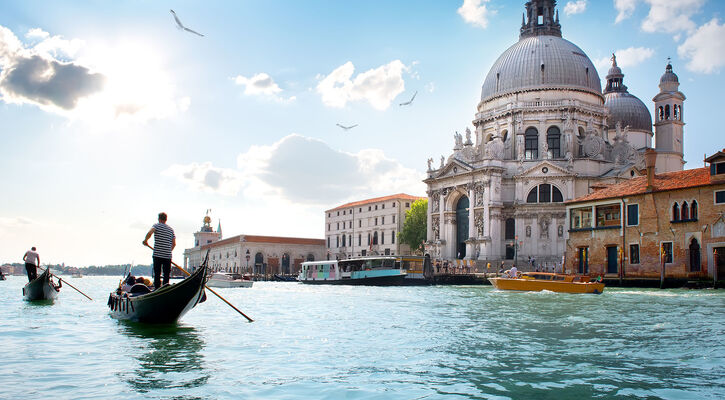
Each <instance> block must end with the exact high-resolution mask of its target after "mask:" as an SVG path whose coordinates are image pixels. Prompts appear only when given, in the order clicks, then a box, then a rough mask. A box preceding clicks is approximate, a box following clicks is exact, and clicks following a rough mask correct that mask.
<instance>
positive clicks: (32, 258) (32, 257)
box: [23, 246, 40, 282]
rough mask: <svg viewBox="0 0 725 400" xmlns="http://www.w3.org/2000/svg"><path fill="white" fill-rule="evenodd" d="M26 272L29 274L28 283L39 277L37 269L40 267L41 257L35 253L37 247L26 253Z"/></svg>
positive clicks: (24, 259)
mask: <svg viewBox="0 0 725 400" xmlns="http://www.w3.org/2000/svg"><path fill="white" fill-rule="evenodd" d="M23 261H25V271H26V272H27V273H28V282H30V281H32V280H33V279H35V278H37V277H38V270H37V267H39V266H40V255H38V253H37V252H36V251H35V246H33V247H32V248H31V249H30V250H28V251H26V252H25V255H24V256H23Z"/></svg>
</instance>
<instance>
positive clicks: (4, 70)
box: [0, 26, 190, 126]
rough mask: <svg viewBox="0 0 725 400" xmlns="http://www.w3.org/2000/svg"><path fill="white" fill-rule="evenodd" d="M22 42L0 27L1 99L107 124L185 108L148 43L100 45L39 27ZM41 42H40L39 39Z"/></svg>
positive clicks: (162, 115) (185, 101) (160, 115)
mask: <svg viewBox="0 0 725 400" xmlns="http://www.w3.org/2000/svg"><path fill="white" fill-rule="evenodd" d="M25 37H26V38H28V39H30V40H32V41H34V42H36V43H33V44H31V45H25V44H23V43H22V42H21V41H20V40H19V39H18V38H17V37H16V36H15V34H14V33H13V32H12V31H10V30H9V29H8V28H6V27H3V26H0V100H2V101H3V102H5V103H14V104H32V105H36V106H38V107H40V108H41V109H43V110H44V111H48V112H53V113H57V114H60V115H63V116H65V117H68V118H70V119H72V120H82V121H86V122H89V123H91V124H94V125H99V126H107V125H110V124H116V123H119V122H123V121H134V122H144V121H146V120H149V119H160V118H166V117H168V116H171V115H174V114H176V113H178V112H181V111H184V110H185V109H186V108H188V107H189V103H190V100H189V98H188V97H178V96H177V94H176V93H175V88H174V85H173V84H172V83H171V80H170V77H169V74H168V73H167V72H166V71H164V69H163V68H162V67H161V62H160V61H159V54H160V52H159V51H157V50H155V49H150V48H148V47H147V45H146V44H145V43H121V44H115V45H114V44H109V43H101V42H99V43H98V44H96V46H95V47H93V48H91V47H89V46H87V45H86V43H85V42H84V41H83V40H80V39H70V40H68V39H64V38H63V37H61V36H57V35H56V36H53V35H51V34H49V33H48V32H45V31H43V30H42V29H40V28H33V29H31V30H29V31H28V33H27V34H26V35H25ZM37 40H39V42H38V41H37Z"/></svg>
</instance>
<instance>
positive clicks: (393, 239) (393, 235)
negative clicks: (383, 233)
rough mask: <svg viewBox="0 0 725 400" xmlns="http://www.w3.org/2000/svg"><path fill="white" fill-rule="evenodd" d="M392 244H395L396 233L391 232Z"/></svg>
mask: <svg viewBox="0 0 725 400" xmlns="http://www.w3.org/2000/svg"><path fill="white" fill-rule="evenodd" d="M390 243H392V244H395V231H392V232H390Z"/></svg>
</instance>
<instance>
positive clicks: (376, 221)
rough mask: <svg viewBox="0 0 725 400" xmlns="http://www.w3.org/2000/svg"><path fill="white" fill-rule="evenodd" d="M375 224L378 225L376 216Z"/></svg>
mask: <svg viewBox="0 0 725 400" xmlns="http://www.w3.org/2000/svg"><path fill="white" fill-rule="evenodd" d="M375 225H376V226H377V225H378V219H377V218H375Z"/></svg>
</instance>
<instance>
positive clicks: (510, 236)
mask: <svg viewBox="0 0 725 400" xmlns="http://www.w3.org/2000/svg"><path fill="white" fill-rule="evenodd" d="M504 238H505V240H515V239H516V220H515V219H513V218H508V219H506V232H505V234H504Z"/></svg>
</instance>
